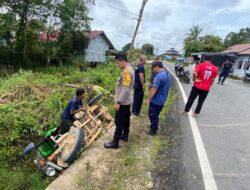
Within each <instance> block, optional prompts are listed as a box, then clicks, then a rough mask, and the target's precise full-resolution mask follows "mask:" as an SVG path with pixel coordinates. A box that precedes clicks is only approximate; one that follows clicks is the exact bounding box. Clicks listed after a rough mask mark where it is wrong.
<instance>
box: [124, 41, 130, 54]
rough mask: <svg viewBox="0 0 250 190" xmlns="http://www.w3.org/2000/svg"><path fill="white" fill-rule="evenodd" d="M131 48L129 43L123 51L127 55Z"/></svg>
mask: <svg viewBox="0 0 250 190" xmlns="http://www.w3.org/2000/svg"><path fill="white" fill-rule="evenodd" d="M129 47H130V43H127V44H126V45H125V46H123V48H122V51H123V52H124V53H127V52H128V50H129Z"/></svg>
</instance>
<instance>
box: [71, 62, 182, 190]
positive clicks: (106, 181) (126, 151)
mask: <svg viewBox="0 0 250 190" xmlns="http://www.w3.org/2000/svg"><path fill="white" fill-rule="evenodd" d="M149 72H150V66H147V67H146V73H147V76H148V77H149ZM147 81H148V80H147ZM145 96H148V92H147V91H146V92H145ZM176 98H177V95H176V91H175V90H171V91H170V93H169V97H168V101H167V103H166V105H165V106H164V108H163V111H162V112H161V114H160V129H159V130H160V131H161V127H167V125H166V123H165V118H166V114H168V112H170V111H172V110H171V108H172V105H173V104H174V102H175V101H176ZM147 109H148V107H147V106H146V105H143V108H142V117H134V116H133V117H132V119H131V127H130V130H131V132H130V138H129V142H128V143H123V142H122V143H121V148H120V149H118V150H104V151H106V152H105V156H104V157H102V160H99V161H98V163H96V166H88V168H92V169H87V168H85V171H86V172H83V173H84V174H83V175H81V176H76V182H77V184H78V185H79V189H85V190H92V189H103V190H124V189H127V190H130V189H133V190H144V189H150V188H152V187H153V179H152V177H151V171H153V169H154V167H155V165H154V162H155V161H156V160H157V159H159V158H158V154H159V152H160V151H161V150H162V148H163V147H164V148H166V147H167V146H168V145H169V146H170V144H171V142H170V141H166V140H165V139H164V138H162V136H161V135H157V136H153V137H152V136H148V135H147V134H146V133H145V131H146V130H148V129H149V120H148V116H147ZM160 133H161V132H160ZM160 133H159V134H160ZM96 167H97V168H96ZM102 167H103V168H105V169H102ZM95 170H101V171H103V173H102V175H101V176H98V177H97V175H98V174H97V173H98V172H96V171H95Z"/></svg>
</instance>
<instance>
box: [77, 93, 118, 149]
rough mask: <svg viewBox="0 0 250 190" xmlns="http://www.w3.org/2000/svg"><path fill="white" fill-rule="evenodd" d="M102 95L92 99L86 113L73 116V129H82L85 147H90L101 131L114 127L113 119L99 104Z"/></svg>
mask: <svg viewBox="0 0 250 190" xmlns="http://www.w3.org/2000/svg"><path fill="white" fill-rule="evenodd" d="M102 97H103V95H102V94H100V95H98V96H96V97H94V98H93V99H92V100H91V101H90V102H89V104H88V109H87V110H88V111H87V112H83V111H82V112H79V113H76V114H75V115H74V118H75V120H76V121H75V122H74V123H73V124H74V126H75V127H79V128H83V129H84V133H85V135H84V143H85V146H88V145H90V144H91V143H92V142H93V141H94V140H95V139H96V138H97V137H98V135H99V134H100V133H101V132H102V130H103V129H110V128H112V127H113V126H114V119H113V117H112V116H111V115H110V113H109V112H108V109H107V108H106V107H104V106H103V105H102V104H100V100H101V99H102Z"/></svg>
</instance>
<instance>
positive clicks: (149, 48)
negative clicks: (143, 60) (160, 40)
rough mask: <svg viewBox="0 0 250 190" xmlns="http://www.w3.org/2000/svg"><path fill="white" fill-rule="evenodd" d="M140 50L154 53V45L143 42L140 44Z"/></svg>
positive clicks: (145, 52) (149, 53)
mask: <svg viewBox="0 0 250 190" xmlns="http://www.w3.org/2000/svg"><path fill="white" fill-rule="evenodd" d="M142 51H143V52H144V54H146V55H154V46H153V45H152V44H144V45H143V46H142Z"/></svg>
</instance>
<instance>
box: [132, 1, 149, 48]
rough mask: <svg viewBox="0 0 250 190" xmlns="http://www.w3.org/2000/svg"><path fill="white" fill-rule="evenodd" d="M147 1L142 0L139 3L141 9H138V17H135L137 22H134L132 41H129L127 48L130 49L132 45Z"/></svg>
mask: <svg viewBox="0 0 250 190" xmlns="http://www.w3.org/2000/svg"><path fill="white" fill-rule="evenodd" d="M147 2H148V0H142V5H141V9H140V14H139V17H138V19H137V24H136V27H135V31H134V34H133V38H132V41H131V43H130V47H129V50H131V49H132V48H133V47H134V43H135V38H136V35H137V32H138V29H139V27H140V23H141V19H142V15H143V11H144V7H145V5H146V4H147Z"/></svg>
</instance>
